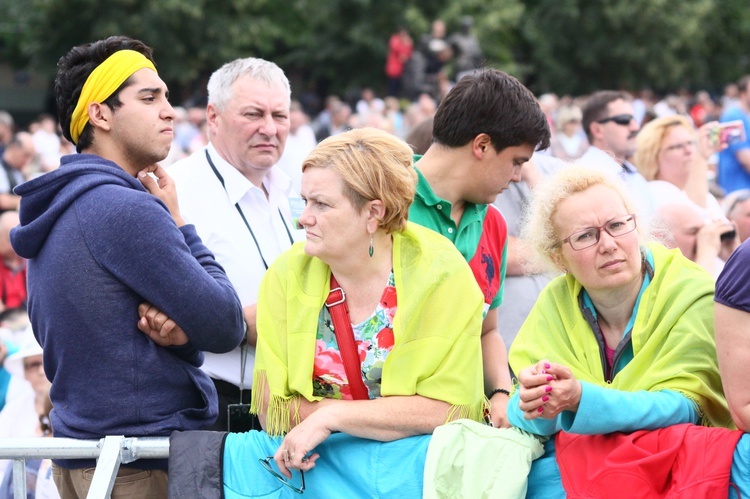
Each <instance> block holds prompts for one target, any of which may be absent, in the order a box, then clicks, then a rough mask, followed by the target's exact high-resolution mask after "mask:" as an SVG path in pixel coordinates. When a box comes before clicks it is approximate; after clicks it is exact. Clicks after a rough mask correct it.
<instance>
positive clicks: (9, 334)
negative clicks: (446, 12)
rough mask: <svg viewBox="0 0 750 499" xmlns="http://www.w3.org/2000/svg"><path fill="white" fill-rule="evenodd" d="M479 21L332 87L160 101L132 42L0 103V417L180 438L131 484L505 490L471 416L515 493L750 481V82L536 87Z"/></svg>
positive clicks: (93, 432)
mask: <svg viewBox="0 0 750 499" xmlns="http://www.w3.org/2000/svg"><path fill="white" fill-rule="evenodd" d="M471 29H472V20H471V19H470V18H465V19H462V23H461V30H460V32H458V33H456V34H453V35H450V36H447V35H446V29H445V24H444V23H442V22H441V21H436V22H435V23H433V25H432V31H431V33H430V34H427V35H424V36H423V37H422V38H421V39H420V40H419V41H418V44H417V46H416V47H415V46H413V42H412V41H411V38H410V36H409V34H408V32H407V31H406V30H403V29H402V30H399V31H398V32H396V33H395V34H394V35H393V36H392V37H391V39H390V40H389V56H388V61H387V64H386V75H387V78H388V91H387V95H382V96H379V95H378V94H377V92H375V91H374V90H373V89H372V88H365V89H362V91H361V94H360V95H359V96H358V97H357V98H355V99H346V98H341V97H339V96H329V97H328V98H327V99H326V100H325V106H324V107H323V109H321V110H314V109H311V108H310V106H309V102H305V101H302V100H300V101H298V100H294V96H293V95H292V90H291V87H290V84H289V81H288V79H287V77H286V76H285V75H284V72H283V70H282V69H281V68H280V67H279V66H277V65H276V64H274V63H273V62H270V61H266V60H263V59H259V58H253V57H249V58H241V59H237V60H234V61H229V62H227V63H226V64H224V65H222V66H220V67H219V68H217V69H216V70H215V71H214V72H213V74H212V75H211V77H210V79H209V80H208V84H207V88H206V95H207V99H206V101H207V105H206V106H205V107H194V106H193V107H188V108H175V107H173V106H172V105H171V104H170V103H169V101H168V99H167V96H168V91H167V87H166V85H165V83H164V82H163V81H162V80H161V78H160V77H159V75H158V71H157V64H156V62H155V60H154V58H153V56H152V50H151V49H150V48H149V47H148V46H146V45H145V44H144V43H142V42H140V41H138V40H134V39H131V38H128V37H124V36H113V37H110V38H107V39H104V40H100V41H97V42H94V43H91V44H86V45H82V46H78V47H74V48H73V49H71V51H70V52H68V53H67V54H66V55H65V56H64V57H63V58H62V59H61V60H60V63H59V64H58V74H57V76H56V79H55V87H54V92H55V98H56V103H57V108H58V120H55V119H54V118H52V117H51V116H47V115H43V116H40V117H39V119H38V120H37V121H35V122H34V123H32V124H30V125H29V126H28V127H27V128H26V129H19V127H16V126H15V124H14V122H13V118H12V116H11V115H10V114H8V113H7V112H4V111H0V164H1V165H2V170H0V257H1V258H2V265H0V284H1V285H2V289H1V290H0V291H2V293H1V294H0V302H1V304H0V335H1V336H0V365H1V366H2V368H0V422H1V424H0V437H46V436H57V437H68V438H77V439H97V438H102V437H104V436H106V435H126V436H134V437H138V436H170V435H171V436H172V440H171V446H172V451H173V452H172V454H171V455H170V459H169V460H149V459H141V460H137V461H135V462H133V463H128V464H126V465H123V466H121V467H120V469H119V471H118V476H117V479H116V481H115V485H114V490H113V496H114V497H125V496H131V497H147V496H154V497H163V496H166V495H167V493H168V492H169V494H170V495H172V496H174V497H190V496H195V497H207V496H210V495H211V494H214V493H215V491H216V489H218V490H221V491H222V493H223V494H224V495H225V496H226V497H248V496H253V495H263V494H267V495H269V496H274V497H285V494H290V493H291V494H293V493H294V492H292V491H293V490H295V489H296V490H297V491H300V490H305V489H306V490H307V491H308V493H309V494H310V495H313V496H314V497H322V496H326V497H359V496H363V495H367V494H368V493H370V492H372V491H373V490H379V491H383V492H382V494H383V496H384V497H387V496H388V495H389V494H390V493H396V491H398V493H400V494H402V495H403V494H406V495H407V496H408V495H410V494H412V495H421V494H422V493H424V494H425V497H432V495H431V494H434V497H446V496H447V497H453V496H456V495H457V494H459V495H460V494H468V496H479V495H481V493H483V492H482V491H485V492H486V491H488V490H497V489H495V488H494V487H496V483H497V482H498V481H499V480H508V477H507V475H502V476H501V473H502V470H501V469H499V468H500V467H498V469H497V470H495V471H493V472H491V473H487V474H484V475H483V476H481V477H476V476H472V478H467V477H468V476H469V475H467V474H463V475H460V476H457V475H456V473H470V472H469V471H466V470H470V469H471V468H472V463H471V461H470V459H471V456H472V454H473V453H476V452H477V451H476V450H475V449H476V448H478V447H474V446H469V445H468V443H465V442H468V437H466V434H462V436H460V437H456V436H455V435H456V432H459V433H460V432H461V431H466V432H470V433H471V434H472V435H479V434H481V435H482V438H486V439H495V438H497V437H498V436H502V439H503V441H502V443H499V442H496V441H494V440H493V442H495V443H493V445H495V448H496V449H497V448H502V455H503V456H504V459H506V460H507V462H508V464H507V466H509V467H513V468H512V469H514V470H515V471H514V473H513V478H514V479H515V480H517V481H519V484H518V486H517V487H516V488H514V487H510V486H508V487H507V489H506V490H508V491H513V493H512V494H515V495H519V494H520V495H524V494H525V495H526V496H527V497H565V496H566V494H568V495H577V494H584V493H588V494H590V495H591V494H593V496H604V495H607V496H609V495H612V490H613V489H612V488H613V487H614V488H615V489H616V490H618V491H620V492H621V494H623V497H625V496H630V497H635V496H637V497H651V496H653V497H657V494H658V493H662V494H663V493H666V492H667V491H669V490H673V491H674V490H678V489H679V488H686V487H687V488H689V487H701V489H700V490H701V491H702V492H700V493H698V496H708V495H709V494H718V495H717V496H728V497H741V496H742V495H748V494H750V448H748V446H750V439H749V438H748V437H747V435H746V434H744V433H743V432H745V431H750V422H749V421H750V417H748V415H747V411H748V408H747V400H748V398H749V397H750V393H748V389H747V386H746V384H745V383H744V382H743V381H742V380H743V375H742V372H743V371H742V367H743V366H744V363H745V360H747V359H749V358H750V353H749V352H750V348H748V347H746V345H748V342H747V340H745V338H744V336H743V332H744V330H745V329H747V327H748V325H749V324H750V319H749V317H750V298H749V297H750V285H749V284H748V283H750V280H749V279H748V278H747V273H748V272H750V270H748V268H750V266H748V265H747V262H746V260H747V259H748V258H750V256H748V254H749V253H748V252H750V243H747V242H746V240H747V239H748V238H750V136H748V133H750V128H749V127H750V77H744V78H741V79H740V80H739V81H738V83H737V84H736V85H728V86H727V87H726V89H725V94H724V95H723V96H722V97H721V98H718V99H714V98H712V97H711V96H710V95H709V94H708V93H707V92H698V93H696V94H695V95H689V94H686V93H680V94H675V95H667V96H665V97H664V98H656V97H654V96H653V94H651V93H650V92H648V91H642V92H640V93H638V94H637V95H633V94H630V93H628V92H624V91H614V90H603V91H599V92H595V93H593V94H591V95H586V96H580V97H568V96H564V97H559V96H556V95H554V94H551V93H550V94H544V95H540V96H534V95H533V94H532V93H531V92H530V91H529V90H528V89H527V88H526V87H524V86H523V85H522V84H521V83H520V82H519V81H518V80H516V79H515V78H513V77H512V76H510V75H507V74H506V73H503V72H501V71H497V70H492V69H478V68H479V67H480V66H481V64H482V59H481V49H480V48H479V45H478V42H477V41H476V38H475V37H474V35H473V34H472V32H471ZM415 68H416V69H415ZM446 68H450V71H448V70H447V69H446ZM415 71H418V72H420V73H419V77H418V78H415V77H414V75H415V74H416V73H415ZM408 78H411V80H408ZM415 81H417V82H421V83H416V84H415V83H414V82H415ZM419 85H423V87H419ZM415 89H416V90H415ZM410 92H411V93H410ZM399 309H402V310H399ZM472 422H473V423H472ZM457 423H460V424H457ZM472 425H477V426H472ZM735 426H736V427H737V428H738V429H739V430H734V429H733V428H734V427H735ZM487 431H490V432H491V433H482V432H487ZM461 442H464V443H461ZM709 444H710V445H709ZM1 445H2V441H1V440H0V446H1ZM461 445H464V446H465V447H462V448H461V451H460V452H456V451H455V449H456V446H461ZM497 446H500V447H497ZM707 446H708V447H710V448H708V450H707ZM449 449H451V450H449ZM488 452H491V451H488ZM498 452H499V451H498ZM529 453H531V454H533V455H529ZM696 453H698V454H700V455H701V457H702V459H703V460H702V461H701V463H702V464H701V465H697V464H696V462H697V461H696V460H695V459H694V458H693V457H692V456H694V455H696ZM605 455H606V456H612V455H616V456H617V458H616V459H610V458H608V459H606V460H605V459H604V456H605ZM706 456H708V459H706ZM483 458H486V456H484V457H483V456H475V459H483ZM639 460H641V461H639ZM645 461H648V464H647V465H646V464H643V462H645ZM636 462H638V463H639V464H638V465H636ZM473 464H476V463H473ZM4 465H5V464H4V463H0V467H3V466H4ZM94 467H95V462H94V461H93V460H81V459H56V460H54V462H50V461H49V460H39V461H34V462H32V463H30V464H29V466H28V474H29V477H28V483H29V485H28V489H29V490H30V492H31V493H35V494H36V497H40V498H41V497H56V496H57V494H59V496H61V497H64V498H66V497H83V496H85V495H86V494H87V493H88V490H89V487H90V485H91V480H90V477H91V473H92V471H93V469H94ZM168 470H169V473H168ZM177 470H179V472H178V471H177ZM185 470H193V472H192V473H191V472H189V471H185ZM195 470H198V471H197V473H198V475H201V476H203V475H206V476H211V477H214V479H212V480H207V479H200V480H190V479H189V477H191V476H192V477H195V476H196V472H195ZM623 470H625V471H623ZM654 470H659V471H660V472H663V471H664V470H668V471H669V470H671V471H673V473H670V474H669V477H667V476H666V473H663V476H662V475H660V476H661V478H654V477H653V472H654ZM305 473H307V477H308V478H307V481H306V482H305V479H304V476H305ZM639 473H640V474H641V475H639ZM650 473H651V475H649V474H650ZM11 475H12V473H11V472H10V471H8V472H5V473H4V474H3V470H2V469H0V477H4V478H3V481H2V482H0V483H1V484H2V485H0V497H5V496H6V495H7V494H8V493H9V491H11V490H12V488H11V487H12V483H11ZM623 476H631V477H635V476H644V477H646V476H648V477H649V479H648V480H646V479H645V478H644V480H636V479H629V480H623V478H622V477H623ZM178 477H179V478H178ZM186 477H188V478H186ZM216 477H218V478H216ZM355 477H356V478H355ZM383 477H387V480H385V479H384V478H383ZM446 477H451V478H450V479H448V478H446ZM53 480H54V485H55V486H52V481H53ZM504 483H505V482H504ZM613 484H615V485H613ZM698 484H700V485H698ZM730 484H731V486H730ZM456 487H457V488H456ZM467 490H471V491H472V492H471V493H469V492H466V491H467ZM696 490H698V489H696ZM386 491H390V492H386ZM507 493H508V494H511V493H510V492H507ZM732 494H734V495H732ZM659 497H661V496H659Z"/></svg>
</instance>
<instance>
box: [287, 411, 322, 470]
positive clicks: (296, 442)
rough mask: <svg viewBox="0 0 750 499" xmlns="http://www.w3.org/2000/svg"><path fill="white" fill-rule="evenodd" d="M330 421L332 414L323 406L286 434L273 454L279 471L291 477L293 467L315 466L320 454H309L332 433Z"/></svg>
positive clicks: (301, 468)
mask: <svg viewBox="0 0 750 499" xmlns="http://www.w3.org/2000/svg"><path fill="white" fill-rule="evenodd" d="M329 421H330V414H328V411H326V410H324V407H321V408H320V409H318V410H317V411H315V412H313V413H312V414H310V415H309V416H308V417H307V418H306V419H305V420H304V421H302V422H301V423H300V424H298V425H297V426H295V427H294V428H292V429H291V431H290V432H289V433H287V434H286V436H285V437H284V440H283V441H282V442H281V446H280V447H279V448H278V450H277V451H276V454H274V455H273V459H274V461H276V465H277V466H278V467H279V471H281V473H283V474H284V476H286V477H287V478H291V477H292V472H291V471H290V470H293V469H294V470H301V471H308V470H311V469H312V468H314V467H315V461H316V460H317V459H318V457H320V455H319V454H317V453H316V454H312V455H309V456H308V454H310V452H312V451H313V449H315V447H317V446H318V445H319V444H320V443H321V442H323V441H324V440H325V439H326V438H328V436H329V435H330V434H331V429H330V428H329V426H328V422H329Z"/></svg>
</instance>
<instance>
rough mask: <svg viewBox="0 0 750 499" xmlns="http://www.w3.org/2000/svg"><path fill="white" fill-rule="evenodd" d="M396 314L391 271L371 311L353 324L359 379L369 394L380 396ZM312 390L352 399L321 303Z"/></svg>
mask: <svg viewBox="0 0 750 499" xmlns="http://www.w3.org/2000/svg"><path fill="white" fill-rule="evenodd" d="M394 315H396V286H395V281H394V278H393V271H391V275H390V276H389V277H388V284H387V285H386V287H385V289H384V290H383V294H382V296H381V297H380V303H378V306H377V307H376V308H375V311H374V312H373V314H372V315H371V316H370V317H369V318H367V319H365V320H364V321H363V322H361V323H360V324H353V325H352V330H353V332H354V341H355V343H356V344H357V350H358V352H359V360H360V363H361V364H362V379H363V380H364V382H365V386H366V387H367V390H368V391H369V395H370V398H371V399H373V398H376V397H380V381H381V378H382V375H383V364H384V363H385V359H386V357H387V356H388V352H390V351H391V349H392V348H393V316H394ZM313 394H314V395H316V396H318V397H326V398H333V399H346V400H352V394H351V390H350V389H349V382H348V381H347V378H346V372H345V371H344V362H343V361H342V360H341V352H340V351H339V347H338V344H337V343H336V335H335V334H334V332H333V324H332V323H331V315H330V314H329V313H328V308H327V307H325V306H324V307H323V309H322V310H321V311H320V316H319V317H318V334H317V337H316V340H315V366H314V368H313Z"/></svg>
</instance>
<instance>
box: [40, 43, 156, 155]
mask: <svg viewBox="0 0 750 499" xmlns="http://www.w3.org/2000/svg"><path fill="white" fill-rule="evenodd" d="M120 50H135V51H136V52H140V53H141V54H143V55H144V56H145V57H146V58H147V59H148V60H150V61H151V62H154V58H153V50H152V49H151V48H150V47H149V46H147V45H146V44H144V43H143V42H141V41H139V40H135V39H133V38H129V37H127V36H110V37H109V38H106V39H104V40H99V41H96V42H93V43H87V44H85V45H78V46H76V47H73V48H72V49H70V52H68V53H67V54H65V55H64V56H62V57H61V58H60V60H59V61H58V62H57V74H56V75H55V101H56V103H57V116H58V119H59V121H60V126H61V127H62V132H63V135H64V136H65V138H66V139H68V140H70V141H71V142H73V139H72V138H71V136H70V120H71V116H72V115H73V111H74V110H75V108H76V104H78V98H79V97H80V95H81V90H82V89H83V84H84V83H86V79H87V78H88V77H89V75H90V74H91V72H92V71H94V69H96V67H97V66H99V65H100V64H101V63H102V62H104V61H105V60H106V59H107V58H108V57H109V56H111V55H112V54H114V53H115V52H118V51H120ZM130 84H131V81H130V78H128V79H127V80H125V82H124V83H123V84H122V85H120V87H119V88H118V89H117V90H115V92H114V93H113V94H112V95H111V96H109V97H108V98H107V100H105V101H104V102H103V104H106V105H107V106H109V108H110V109H112V110H115V109H117V108H118V107H120V106H121V105H122V102H120V99H119V94H120V91H121V90H122V89H123V88H126V87H127V86H129V85H130ZM92 139H93V134H92V131H91V124H90V123H86V126H85V127H84V128H83V132H82V133H81V136H80V137H79V138H78V143H77V144H76V151H78V152H81V151H83V150H84V149H86V148H88V147H89V146H90V145H91V142H92Z"/></svg>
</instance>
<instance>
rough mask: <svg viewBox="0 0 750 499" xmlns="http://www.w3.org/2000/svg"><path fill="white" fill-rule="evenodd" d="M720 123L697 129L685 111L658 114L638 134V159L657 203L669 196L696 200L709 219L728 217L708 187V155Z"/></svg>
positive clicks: (712, 123)
mask: <svg viewBox="0 0 750 499" xmlns="http://www.w3.org/2000/svg"><path fill="white" fill-rule="evenodd" d="M717 126H718V123H716V122H711V123H707V124H705V125H703V126H702V127H701V128H700V129H699V130H698V131H697V132H696V131H695V129H694V127H693V124H692V122H691V121H690V119H689V118H687V117H685V116H681V115H673V116H665V117H662V118H656V119H654V120H652V121H650V122H648V123H647V124H646V125H644V126H643V128H641V130H640V132H638V135H637V136H636V151H635V155H634V158H633V160H634V162H635V165H636V167H637V168H638V171H639V172H641V175H643V177H644V178H645V179H646V180H648V181H649V188H650V189H651V192H652V194H653V197H654V199H655V200H656V201H657V204H660V203H664V202H665V200H668V201H671V202H673V201H677V200H678V199H679V200H684V201H685V202H688V201H692V202H693V203H695V205H697V206H698V207H699V208H700V209H701V210H702V211H703V213H704V214H705V216H706V217H707V218H709V219H712V220H713V219H720V218H724V213H723V211H722V209H721V206H720V205H719V202H718V201H717V200H716V198H715V197H714V196H713V195H712V194H711V193H710V192H709V191H708V176H707V175H708V158H709V157H710V156H711V155H712V154H713V153H714V152H716V149H717V147H718V145H717V144H715V141H712V139H711V137H712V136H713V134H714V131H715V129H716V127H717Z"/></svg>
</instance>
